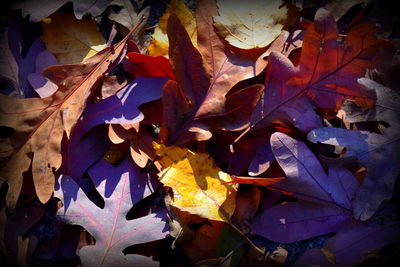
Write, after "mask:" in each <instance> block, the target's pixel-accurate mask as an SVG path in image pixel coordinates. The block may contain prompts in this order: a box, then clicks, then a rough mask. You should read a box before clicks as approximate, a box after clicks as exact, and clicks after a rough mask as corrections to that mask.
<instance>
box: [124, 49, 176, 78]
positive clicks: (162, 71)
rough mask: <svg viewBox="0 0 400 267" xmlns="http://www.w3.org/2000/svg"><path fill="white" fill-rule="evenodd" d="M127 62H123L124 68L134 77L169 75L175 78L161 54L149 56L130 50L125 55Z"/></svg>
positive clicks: (166, 60)
mask: <svg viewBox="0 0 400 267" xmlns="http://www.w3.org/2000/svg"><path fill="white" fill-rule="evenodd" d="M126 56H127V58H128V60H129V62H124V70H125V71H127V72H129V73H130V74H132V75H133V76H134V77H138V76H143V77H146V78H150V77H169V78H170V79H171V80H175V75H174V73H173V72H172V68H171V65H170V63H169V61H168V59H167V58H165V57H163V56H149V55H144V54H140V53H135V52H130V53H128V54H127V55H126Z"/></svg>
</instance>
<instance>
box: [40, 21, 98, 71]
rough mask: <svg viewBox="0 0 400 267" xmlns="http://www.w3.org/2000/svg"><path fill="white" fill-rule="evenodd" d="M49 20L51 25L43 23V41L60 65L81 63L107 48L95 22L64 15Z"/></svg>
mask: <svg viewBox="0 0 400 267" xmlns="http://www.w3.org/2000/svg"><path fill="white" fill-rule="evenodd" d="M49 18H50V23H47V22H42V31H43V35H42V40H43V42H44V43H45V44H46V48H47V50H49V51H50V52H51V53H53V55H55V56H56V58H57V59H58V62H59V63H60V64H74V63H80V62H82V61H84V60H85V59H88V58H89V57H91V56H93V55H94V54H96V53H98V52H99V51H101V50H102V49H103V48H105V47H106V41H105V40H104V38H103V35H102V34H101V33H100V32H99V30H98V29H97V25H96V22H95V21H94V20H92V19H89V18H85V19H82V20H77V19H76V18H75V17H74V16H73V14H64V13H54V14H53V15H51V16H50V17H49Z"/></svg>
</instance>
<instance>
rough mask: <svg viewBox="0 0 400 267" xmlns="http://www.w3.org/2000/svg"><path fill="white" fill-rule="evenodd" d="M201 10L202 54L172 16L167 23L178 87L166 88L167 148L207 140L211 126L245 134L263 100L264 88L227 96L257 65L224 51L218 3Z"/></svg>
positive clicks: (164, 136) (164, 132) (198, 16)
mask: <svg viewBox="0 0 400 267" xmlns="http://www.w3.org/2000/svg"><path fill="white" fill-rule="evenodd" d="M198 6H199V8H198V9H197V11H196V19H197V25H198V33H199V49H200V51H201V54H200V53H199V52H198V51H197V50H196V48H195V47H194V46H193V44H192V43H191V41H190V38H189V36H188V34H187V33H186V32H185V29H184V28H183V26H182V25H181V24H180V22H179V20H178V18H177V17H176V16H175V15H171V16H170V17H169V20H168V38H169V45H170V47H169V49H170V51H169V52H170V61H171V65H172V69H173V71H174V74H175V77H176V81H177V84H173V83H170V84H168V85H169V86H166V87H164V89H165V90H164V92H165V95H164V96H163V99H165V101H163V109H164V111H163V122H164V123H163V124H162V126H161V132H162V134H161V136H162V139H161V140H163V142H166V143H167V144H175V145H180V144H185V143H188V142H190V141H192V140H193V139H196V140H197V141H201V140H207V139H209V138H210V137H211V133H210V132H209V131H208V129H209V128H210V127H217V128H222V129H227V130H240V129H243V128H244V127H246V125H247V124H248V123H249V117H250V113H251V111H252V110H253V108H254V106H255V105H256V103H257V101H258V99H259V98H260V96H261V91H262V86H261V85H252V86H249V87H247V88H245V89H243V90H242V91H235V92H233V93H232V94H229V93H228V91H229V90H230V89H231V88H232V86H233V85H235V84H236V83H237V82H239V81H240V80H242V79H246V78H250V77H252V76H253V75H254V73H253V69H254V68H253V65H252V64H253V63H254V62H253V61H245V60H243V59H241V58H239V57H238V56H235V55H233V54H231V53H230V52H229V51H227V50H226V49H225V47H224V45H223V43H222V41H221V40H220V39H219V37H218V36H217V34H216V33H215V32H214V29H213V25H212V16H211V15H212V14H215V13H216V6H215V3H214V4H213V3H212V2H210V1H209V2H207V1H205V2H204V3H203V2H202V3H199V4H198ZM209 51H213V53H211V54H210V53H209ZM203 62H204V66H205V67H203ZM188 74H189V75H188ZM209 76H210V80H209V79H208V77H209ZM167 94H168V95H169V96H167ZM176 96H177V97H176ZM238 103H240V104H239V105H240V106H239V107H237V106H236V105H237V104H238ZM178 114H179V115H178Z"/></svg>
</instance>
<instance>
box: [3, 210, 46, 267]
mask: <svg viewBox="0 0 400 267" xmlns="http://www.w3.org/2000/svg"><path fill="white" fill-rule="evenodd" d="M44 212H45V207H44V206H43V205H37V206H25V207H21V208H19V209H16V211H15V213H14V214H11V215H9V216H8V218H7V223H6V225H5V232H4V243H5V246H6V248H7V252H8V253H9V256H10V257H11V258H12V259H13V260H18V256H20V257H21V258H20V260H21V261H25V260H27V257H26V256H27V255H26V253H25V256H24V255H23V254H24V252H23V251H22V247H21V246H22V245H23V244H22V243H21V241H22V240H20V239H22V237H23V236H24V235H26V234H27V233H28V231H29V230H30V229H31V228H32V226H34V225H35V224H36V223H38V222H39V220H40V219H41V218H42V217H43V215H44ZM32 237H33V236H32ZM24 242H26V243H24V245H25V246H28V244H29V243H30V240H29V239H25V240H24ZM30 245H31V246H33V245H34V244H33V243H32V244H30ZM36 245H37V244H36ZM25 249H27V247H25ZM25 252H26V251H25ZM31 256H32V255H31ZM28 259H29V257H28Z"/></svg>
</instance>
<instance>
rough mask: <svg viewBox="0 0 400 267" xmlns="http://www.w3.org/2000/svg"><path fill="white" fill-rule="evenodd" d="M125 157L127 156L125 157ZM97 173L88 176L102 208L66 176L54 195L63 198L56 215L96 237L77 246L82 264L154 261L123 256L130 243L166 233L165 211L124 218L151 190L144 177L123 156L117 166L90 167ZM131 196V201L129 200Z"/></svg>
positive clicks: (101, 165)
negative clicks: (86, 243) (128, 218)
mask: <svg viewBox="0 0 400 267" xmlns="http://www.w3.org/2000/svg"><path fill="white" fill-rule="evenodd" d="M128 158H129V157H128ZM94 169H98V170H99V173H100V174H101V176H92V179H93V181H94V183H95V185H96V188H97V190H98V192H99V193H100V195H102V196H103V197H104V202H105V206H104V208H103V209H101V208H99V207H98V206H96V205H95V204H94V203H93V202H91V201H90V200H89V198H88V197H87V196H86V194H85V193H84V192H83V190H82V189H81V188H79V186H78V185H77V183H76V182H75V181H74V180H73V179H72V178H70V177H68V176H61V177H60V178H59V184H60V188H59V189H57V190H55V192H54V196H55V197H57V198H59V199H61V200H62V201H63V204H64V206H63V207H62V208H61V209H59V210H58V212H57V217H58V219H60V220H61V221H63V222H65V223H68V224H78V225H82V226H83V227H84V228H85V229H86V230H87V231H88V232H89V233H90V234H92V235H93V236H94V238H95V239H96V245H94V246H85V247H83V248H81V249H80V251H79V256H80V258H81V261H82V264H83V265H84V266H132V265H134V264H137V263H143V264H155V262H153V261H152V260H151V259H150V258H147V257H144V256H141V255H124V254H123V252H122V251H123V249H125V248H126V247H128V246H130V245H134V244H141V243H146V242H151V241H155V240H159V239H162V238H164V237H166V236H167V235H168V231H167V229H166V228H167V225H166V222H165V220H166V211H165V210H161V211H159V212H157V213H152V214H149V215H147V216H144V217H141V218H137V219H133V220H126V215H127V213H128V211H129V210H130V209H131V207H132V205H133V204H135V201H138V200H140V199H142V198H143V197H145V196H146V195H147V194H148V192H151V189H150V188H149V185H148V180H146V179H143V176H142V175H139V173H140V172H139V168H138V167H136V166H135V165H134V163H133V162H131V160H130V159H126V160H125V162H124V163H122V164H121V165H119V166H118V167H112V166H111V165H110V164H109V163H107V162H105V161H100V162H99V163H98V164H96V165H95V166H94V167H93V169H92V175H97V174H99V173H97V172H96V173H95V172H94V171H93V170H94ZM132 199H134V200H132Z"/></svg>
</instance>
